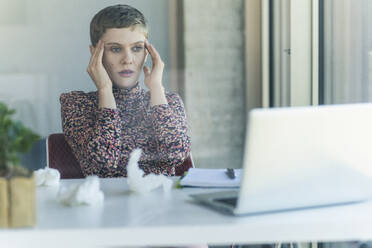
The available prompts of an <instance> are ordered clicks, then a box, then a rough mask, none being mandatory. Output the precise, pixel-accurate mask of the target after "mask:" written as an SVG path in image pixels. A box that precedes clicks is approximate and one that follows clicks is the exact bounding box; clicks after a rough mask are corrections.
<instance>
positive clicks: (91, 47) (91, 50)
mask: <svg viewBox="0 0 372 248" xmlns="http://www.w3.org/2000/svg"><path fill="white" fill-rule="evenodd" d="M94 49H95V47H94V46H93V45H90V46H89V50H90V55H93V53H94Z"/></svg>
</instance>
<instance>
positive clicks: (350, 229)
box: [0, 178, 372, 247]
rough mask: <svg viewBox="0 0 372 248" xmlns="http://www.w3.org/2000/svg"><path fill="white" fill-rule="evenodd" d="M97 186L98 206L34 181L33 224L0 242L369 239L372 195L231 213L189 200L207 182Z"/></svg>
mask: <svg viewBox="0 0 372 248" xmlns="http://www.w3.org/2000/svg"><path fill="white" fill-rule="evenodd" d="M78 182H80V180H76V179H75V180H62V181H61V184H62V185H67V184H71V183H78ZM101 190H102V191H103V192H104V194H105V201H104V204H103V205H102V206H78V207H65V206H63V205H61V204H59V203H58V202H57V201H56V194H57V192H58V187H39V188H37V225H36V227H34V228H24V229H17V230H9V229H5V230H0V247H5V246H3V245H4V244H7V246H6V247H12V245H14V246H17V247H18V245H19V246H20V247H23V246H22V245H25V244H27V247H34V246H35V247H42V245H43V244H44V245H45V246H48V247H57V246H59V245H60V246H61V247H74V246H76V244H85V245H86V246H88V247H107V246H119V245H152V246H155V245H159V246H161V245H165V244H171V245H184V244H193V243H194V244H201V243H208V244H221V245H223V244H231V243H232V242H234V243H241V244H249V243H274V242H278V241H297V242H307V241H347V240H372V202H366V203H362V204H353V205H344V206H337V207H329V208H316V209H309V210H302V211H291V212H282V213H273V214H265V215H255V216H246V217H233V216H228V215H223V214H220V213H218V212H215V211H213V210H210V209H208V208H205V207H202V206H199V205H197V204H194V203H193V202H192V200H191V199H190V198H189V197H188V195H189V194H191V193H198V192H206V191H212V189H200V188H199V189H197V188H184V189H175V190H173V191H172V192H171V193H170V195H168V196H166V195H164V194H163V192H162V190H160V189H159V190H156V191H153V192H151V193H149V194H146V195H137V194H135V193H132V192H130V191H129V190H128V186H127V183H126V180H125V179H122V178H121V179H101ZM213 190H214V191H217V190H216V189H213ZM51 244H53V245H52V246H50V245H51Z"/></svg>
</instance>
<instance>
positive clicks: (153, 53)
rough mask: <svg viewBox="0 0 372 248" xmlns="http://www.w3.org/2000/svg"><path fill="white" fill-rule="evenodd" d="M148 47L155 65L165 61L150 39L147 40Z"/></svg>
mask: <svg viewBox="0 0 372 248" xmlns="http://www.w3.org/2000/svg"><path fill="white" fill-rule="evenodd" d="M145 45H146V48H147V50H148V51H149V53H150V55H151V59H152V63H153V66H156V65H158V64H159V63H163V61H162V60H161V57H160V54H159V53H158V51H157V50H156V49H155V48H154V46H153V45H151V44H150V43H149V42H148V41H146V42H145Z"/></svg>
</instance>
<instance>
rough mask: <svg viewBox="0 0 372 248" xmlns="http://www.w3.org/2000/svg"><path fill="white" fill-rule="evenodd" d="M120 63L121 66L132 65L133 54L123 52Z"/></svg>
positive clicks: (126, 51)
mask: <svg viewBox="0 0 372 248" xmlns="http://www.w3.org/2000/svg"><path fill="white" fill-rule="evenodd" d="M120 62H121V63H122V64H124V65H125V64H132V63H133V54H132V53H131V52H130V51H128V50H125V51H124V52H123V55H122V57H121V60H120Z"/></svg>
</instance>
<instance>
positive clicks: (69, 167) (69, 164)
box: [47, 133, 84, 179]
mask: <svg viewBox="0 0 372 248" xmlns="http://www.w3.org/2000/svg"><path fill="white" fill-rule="evenodd" d="M47 149H48V150H47V163H48V167H50V168H53V169H57V170H58V171H59V173H60V174H61V178H63V179H67V178H84V175H83V172H82V171H81V168H80V165H79V162H78V161H77V159H76V157H75V156H74V154H73V153H72V150H71V147H70V146H69V144H68V143H67V142H66V140H65V136H64V134H63V133H54V134H51V135H49V137H48V139H47Z"/></svg>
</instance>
